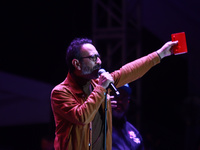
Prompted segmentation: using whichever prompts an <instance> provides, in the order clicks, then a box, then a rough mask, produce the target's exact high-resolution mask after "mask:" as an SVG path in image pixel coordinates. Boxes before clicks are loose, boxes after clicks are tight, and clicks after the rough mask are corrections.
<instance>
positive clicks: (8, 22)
mask: <svg viewBox="0 0 200 150" xmlns="http://www.w3.org/2000/svg"><path fill="white" fill-rule="evenodd" d="M83 5H84V6H85V7H82V6H83ZM91 8H92V4H91V2H90V1H78V2H77V1H71V2H70V3H69V2H67V1H54V2H49V1H31V2H30V1H29V2H27V1H20V2H19V1H17V2H16V1H11V2H10V1H9V2H5V3H4V5H3V9H2V10H1V11H2V19H1V20H2V21H1V22H2V24H3V27H2V28H1V30H2V31H1V32H2V33H3V34H1V36H2V39H3V42H2V50H1V51H2V52H3V54H1V55H0V56H1V58H0V64H1V70H3V71H6V72H10V73H13V74H17V75H20V76H24V77H28V78H33V79H36V80H40V81H43V82H47V83H50V84H57V83H58V82H60V81H61V80H63V79H64V77H65V75H66V71H67V70H66V69H67V68H66V65H65V50H66V47H67V46H68V44H69V42H70V41H71V40H72V39H73V38H74V37H79V36H80V37H91V35H92V29H91V27H92V24H91V22H92V21H91V17H92V16H91V14H92V12H91V11H92V9H91Z"/></svg>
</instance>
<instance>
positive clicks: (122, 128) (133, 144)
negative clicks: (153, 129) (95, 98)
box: [111, 84, 144, 150]
mask: <svg viewBox="0 0 200 150" xmlns="http://www.w3.org/2000/svg"><path fill="white" fill-rule="evenodd" d="M118 91H119V92H120V95H119V96H114V94H112V95H113V96H112V97H111V106H112V117H113V118H112V120H113V130H112V150H122V149H124V150H144V143H143V139H142V136H141V135H140V133H139V131H138V130H137V129H136V128H135V127H134V126H133V125H132V124H131V123H130V122H128V121H127V119H126V113H127V111H128V108H129V102H130V100H131V93H132V90H131V88H130V87H129V85H128V84H125V85H123V86H121V87H120V88H118Z"/></svg>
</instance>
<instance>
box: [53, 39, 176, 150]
mask: <svg viewBox="0 0 200 150" xmlns="http://www.w3.org/2000/svg"><path fill="white" fill-rule="evenodd" d="M175 44H177V41H176V42H171V41H170V42H167V43H166V44H165V45H163V47H162V48H160V49H159V50H157V51H156V52H153V53H151V54H149V55H147V56H145V57H142V58H140V59H137V60H135V61H133V62H130V63H128V64H126V65H124V66H122V67H121V68H120V69H119V70H116V71H114V72H112V73H108V72H104V73H102V74H101V75H100V76H99V77H98V71H99V69H100V67H101V59H100V56H99V53H98V51H97V50H96V48H95V47H94V45H92V41H91V40H89V39H86V38H77V39H75V40H73V41H72V42H71V44H70V45H69V47H68V49H67V54H66V60H67V65H68V67H69V72H68V74H67V77H66V79H65V80H64V81H63V82H62V83H60V84H59V85H57V86H56V87H55V88H54V89H53V90H52V93H51V99H52V100H51V105H52V110H53V113H54V119H55V124H56V131H55V141H54V147H55V149H56V150H89V149H92V150H97V149H99V150H102V149H104V146H103V145H104V111H105V110H104V99H105V95H106V91H107V90H106V89H107V88H108V86H109V84H110V83H111V82H112V83H114V84H115V86H116V87H120V86H122V85H124V84H125V83H129V82H132V81H134V80H136V79H138V78H140V77H141V76H143V75H144V74H145V73H146V72H147V71H148V70H149V69H150V68H152V67H153V66H154V65H156V64H158V63H159V62H160V59H162V58H163V57H166V56H169V55H171V48H172V46H173V45H175ZM107 101H108V104H107V107H108V109H107V124H106V125H107V126H106V129H107V133H106V149H107V150H111V149H112V112H111V103H110V98H109V92H108V96H107Z"/></svg>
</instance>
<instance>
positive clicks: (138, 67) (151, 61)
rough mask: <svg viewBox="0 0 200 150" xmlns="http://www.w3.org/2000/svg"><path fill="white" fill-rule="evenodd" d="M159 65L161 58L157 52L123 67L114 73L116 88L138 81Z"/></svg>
mask: <svg viewBox="0 0 200 150" xmlns="http://www.w3.org/2000/svg"><path fill="white" fill-rule="evenodd" d="M158 63H160V58H159V56H158V54H157V53H156V52H153V53H151V54H148V55H147V56H144V57H141V58H139V59H136V60H135V61H132V62H130V63H128V64H126V65H124V66H122V67H121V68H120V69H119V70H117V71H114V72H113V73H112V76H113V78H114V81H115V85H116V87H117V88H118V87H120V86H122V85H124V84H126V83H130V82H132V81H135V80H137V79H138V78H140V77H142V76H143V75H144V74H145V73H146V72H147V71H149V70H150V69H151V68H152V67H153V66H155V65H156V64H158Z"/></svg>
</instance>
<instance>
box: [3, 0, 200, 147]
mask: <svg viewBox="0 0 200 150" xmlns="http://www.w3.org/2000/svg"><path fill="white" fill-rule="evenodd" d="M191 2H193V1H191ZM1 3H2V2H1ZM152 5H153V4H152ZM193 5H194V6H195V5H197V3H194V4H193ZM188 7H189V6H188ZM172 8H173V7H172ZM188 10H191V8H190V9H188ZM148 13H149V14H151V13H150V12H148ZM152 14H153V12H152ZM157 15H158V14H157ZM184 15H185V14H184ZM144 16H145V14H144ZM155 16H156V15H155ZM159 16H162V15H161V14H159ZM163 16H165V15H163ZM186 18H187V16H186V17H185V19H186ZM148 19H149V20H150V18H148ZM148 19H147V23H148V21H149V20H148ZM159 21H160V20H151V21H150V22H159ZM171 21H172V20H170V21H169V22H171ZM144 23H145V21H144ZM159 23H160V22H159ZM173 23H174V22H173ZM197 23H199V20H198V19H197ZM177 24H179V23H178V22H177ZM183 26H184V24H182V27H181V29H180V28H178V29H177V30H175V29H174V30H171V31H168V37H169V38H165V37H166V36H164V38H161V37H160V36H159V34H156V33H154V32H153V30H149V29H148V28H147V26H145V25H144V26H143V27H142V54H143V55H146V54H148V53H150V52H152V51H154V50H157V49H158V48H160V47H161V46H162V45H163V44H164V43H165V42H166V40H165V39H167V40H170V34H171V33H173V32H176V31H177V32H179V31H185V30H186V31H187V32H186V36H187V35H188V38H187V40H188V43H187V44H188V51H189V53H188V54H183V55H178V56H171V57H168V58H165V59H163V60H162V62H161V64H159V65H157V66H155V67H154V68H152V69H151V70H150V71H149V72H148V73H147V74H146V75H145V76H144V77H142V79H139V80H141V83H142V105H141V107H137V106H135V105H134V104H135V103H134V100H133V101H132V102H131V104H132V105H131V109H130V112H129V114H128V119H129V121H130V122H131V123H133V124H134V125H135V126H136V127H137V128H138V130H139V131H140V132H141V134H142V136H143V138H144V141H145V145H146V149H148V148H149V149H150V148H151V149H159V150H173V149H174V150H179V149H185V150H187V149H190V150H197V147H198V144H199V143H200V142H199V135H200V131H199V128H200V126H199V106H200V105H199V79H198V77H197V75H198V74H199V69H198V67H197V66H198V64H199V59H198V55H199V52H198V49H199V48H198V47H197V46H196V45H197V42H198V39H199V38H198V36H197V35H195V34H192V33H193V32H194V30H195V29H196V28H193V30H192V29H191V30H192V31H191V32H190V31H189V30H187V28H184V27H183ZM160 27H161V29H162V30H159V29H158V28H156V27H155V28H156V29H157V31H158V32H159V33H161V32H162V31H163V30H165V31H166V30H167V28H166V27H164V26H161V24H160ZM162 27H163V28H162ZM184 29H185V30H184ZM197 32H199V31H197ZM163 35H164V33H163ZM1 37H2V40H1V52H2V53H1V54H0V71H3V72H7V73H10V74H13V75H17V76H21V77H24V78H28V79H33V80H37V81H40V82H43V83H47V84H49V85H52V87H53V86H55V85H56V84H58V83H60V82H61V81H63V80H64V78H65V77H66V75H67V66H66V64H65V51H66V48H67V46H68V45H69V43H70V42H71V40H72V39H74V38H75V37H89V38H92V1H91V0H89V1H81V0H80V1H70V2H69V1H45V0H41V1H37V0H36V1H24V0H22V1H6V2H3V3H2V5H1ZM192 41H195V44H192ZM196 41H197V42H196ZM102 51H103V50H102ZM101 53H102V52H101ZM196 79H198V80H196ZM0 84H1V83H0ZM131 87H133V88H134V87H135V83H132V84H131ZM25 92H26V91H25ZM134 94H135V93H133V97H134ZM3 100H4V99H1V101H3ZM35 109H37V107H36V108H35ZM8 111H11V112H12V110H8ZM138 112H140V113H139V114H140V115H139V116H138ZM13 113H15V112H13ZM1 115H5V116H6V114H1ZM133 116H134V117H133ZM19 117H20V116H19ZM49 117H50V121H49V122H46V123H33V124H21V125H15V124H13V125H9V126H1V127H0V132H1V134H0V145H1V146H0V149H1V147H2V149H5V150H8V149H33V150H38V149H41V141H42V140H43V139H46V140H47V141H48V142H47V143H48V144H50V145H51V144H52V140H53V138H54V122H53V117H52V114H51V113H50V115H49ZM138 117H139V118H140V119H139V120H140V123H138V122H137V121H138V120H137V118H138ZM10 119H12V118H10Z"/></svg>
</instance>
